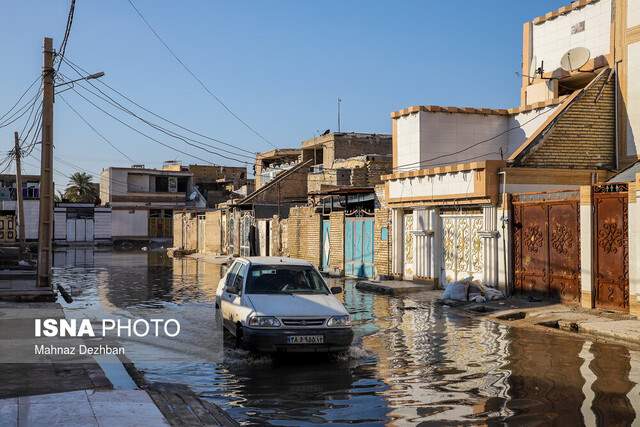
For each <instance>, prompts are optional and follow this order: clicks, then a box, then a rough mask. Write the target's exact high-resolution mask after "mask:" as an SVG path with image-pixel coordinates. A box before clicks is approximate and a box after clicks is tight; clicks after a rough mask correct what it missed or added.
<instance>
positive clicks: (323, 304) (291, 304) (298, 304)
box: [247, 294, 349, 317]
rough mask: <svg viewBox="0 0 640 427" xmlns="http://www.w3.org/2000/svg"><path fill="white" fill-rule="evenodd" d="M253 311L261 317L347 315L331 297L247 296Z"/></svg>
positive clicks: (297, 295)
mask: <svg viewBox="0 0 640 427" xmlns="http://www.w3.org/2000/svg"><path fill="white" fill-rule="evenodd" d="M247 299H248V300H249V302H250V303H251V304H252V305H253V307H254V309H255V311H256V312H257V313H258V314H260V315H263V316H277V317H295V316H301V317H302V316H322V317H325V316H327V317H328V316H343V315H345V314H349V313H348V312H347V310H345V308H344V307H343V306H342V304H341V303H340V301H338V300H337V299H336V297H334V296H333V295H305V294H293V295H265V294H252V295H247Z"/></svg>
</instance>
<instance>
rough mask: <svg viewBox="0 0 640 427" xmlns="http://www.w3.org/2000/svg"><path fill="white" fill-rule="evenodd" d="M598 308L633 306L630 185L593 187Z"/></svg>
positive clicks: (625, 307)
mask: <svg viewBox="0 0 640 427" xmlns="http://www.w3.org/2000/svg"><path fill="white" fill-rule="evenodd" d="M592 188H593V204H594V228H595V230H594V255H595V260H594V262H595V305H596V308H605V309H613V310H621V311H628V310H629V242H628V240H629V239H628V236H629V234H628V216H627V215H628V214H627V210H628V199H627V198H628V195H627V194H628V185H627V184H600V185H594V186H593V187H592Z"/></svg>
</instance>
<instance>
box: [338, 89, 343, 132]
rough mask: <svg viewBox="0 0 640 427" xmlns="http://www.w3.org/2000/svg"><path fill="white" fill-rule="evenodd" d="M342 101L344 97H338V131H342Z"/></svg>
mask: <svg viewBox="0 0 640 427" xmlns="http://www.w3.org/2000/svg"><path fill="white" fill-rule="evenodd" d="M341 102H342V99H340V97H338V132H340V103H341Z"/></svg>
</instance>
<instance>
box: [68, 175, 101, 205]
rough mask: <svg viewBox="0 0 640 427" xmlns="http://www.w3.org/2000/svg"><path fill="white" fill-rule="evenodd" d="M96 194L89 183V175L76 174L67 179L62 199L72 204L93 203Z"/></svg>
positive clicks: (91, 183) (93, 187)
mask: <svg viewBox="0 0 640 427" xmlns="http://www.w3.org/2000/svg"><path fill="white" fill-rule="evenodd" d="M97 197H98V194H97V192H96V188H95V186H94V185H93V182H91V175H89V174H88V173H85V172H76V173H74V174H73V175H71V177H70V178H69V184H68V185H67V189H66V190H65V192H64V199H67V200H69V201H70V202H72V203H94V202H95V201H96V198H97Z"/></svg>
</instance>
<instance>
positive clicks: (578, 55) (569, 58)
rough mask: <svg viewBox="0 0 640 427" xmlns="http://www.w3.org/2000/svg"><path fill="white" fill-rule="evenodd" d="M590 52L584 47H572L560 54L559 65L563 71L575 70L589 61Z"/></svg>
mask: <svg viewBox="0 0 640 427" xmlns="http://www.w3.org/2000/svg"><path fill="white" fill-rule="evenodd" d="M590 57H591V52H589V49H587V48H586V47H574V48H573V49H569V50H568V51H567V53H565V54H564V55H562V59H560V66H561V67H562V69H563V70H565V71H575V70H577V69H579V68H580V67H582V66H583V65H584V64H586V63H587V61H589V58H590Z"/></svg>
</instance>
